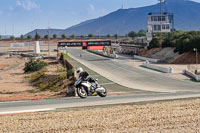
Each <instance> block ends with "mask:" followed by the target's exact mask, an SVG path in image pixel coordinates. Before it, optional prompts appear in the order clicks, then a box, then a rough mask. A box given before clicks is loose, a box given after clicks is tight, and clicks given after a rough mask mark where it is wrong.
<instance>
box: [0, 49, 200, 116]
mask: <svg viewBox="0 0 200 133" xmlns="http://www.w3.org/2000/svg"><path fill="white" fill-rule="evenodd" d="M68 52H69V54H70V55H71V56H72V57H73V58H74V59H76V60H78V61H80V62H81V63H83V64H84V65H86V66H87V67H89V68H90V69H92V70H95V71H97V72H98V73H99V74H101V75H102V76H105V77H107V78H108V79H110V80H112V81H115V82H117V83H119V84H122V85H125V86H126V85H127V86H128V87H129V86H131V88H137V87H138V88H137V89H141V90H148V91H152V90H153V91H155V92H156V93H154V92H152V94H134V95H126V96H108V97H105V98H101V97H98V96H96V97H88V98H87V99H80V98H79V97H76V98H61V99H47V100H28V101H10V102H0V115H1V114H11V113H23V112H37V111H48V110H56V109H61V108H72V107H83V106H84V107H85V106H97V105H111V104H122V103H136V102H148V101H158V100H173V99H182V98H199V97H200V87H199V86H200V84H198V83H193V82H190V81H182V80H176V79H171V78H168V77H165V76H162V74H159V73H155V72H151V71H149V70H144V69H140V68H137V67H130V66H128V65H125V64H123V63H122V62H120V61H119V60H112V59H107V58H104V57H101V56H97V55H94V54H91V53H88V52H86V51H81V50H80V49H70V50H69V51H68ZM80 54H82V55H83V56H82V57H80ZM124 82H125V83H124ZM157 92H160V93H157Z"/></svg>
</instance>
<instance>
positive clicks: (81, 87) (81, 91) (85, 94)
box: [77, 86, 87, 98]
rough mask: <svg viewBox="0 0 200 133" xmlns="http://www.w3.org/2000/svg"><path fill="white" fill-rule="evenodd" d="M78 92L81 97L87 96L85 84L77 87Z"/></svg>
mask: <svg viewBox="0 0 200 133" xmlns="http://www.w3.org/2000/svg"><path fill="white" fill-rule="evenodd" d="M77 94H78V96H79V97H80V98H87V91H86V90H85V88H84V87H83V86H80V87H78V88H77Z"/></svg>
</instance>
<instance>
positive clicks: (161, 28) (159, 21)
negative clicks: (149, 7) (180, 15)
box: [147, 13, 174, 33]
mask: <svg viewBox="0 0 200 133" xmlns="http://www.w3.org/2000/svg"><path fill="white" fill-rule="evenodd" d="M173 19H174V18H173V14H168V13H163V14H152V13H149V15H148V26H147V31H148V32H150V33H158V32H160V33H168V32H171V31H172V30H173V29H174V26H173V25H174V24H173Z"/></svg>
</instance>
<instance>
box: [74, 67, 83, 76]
mask: <svg viewBox="0 0 200 133" xmlns="http://www.w3.org/2000/svg"><path fill="white" fill-rule="evenodd" d="M76 72H77V73H78V74H79V75H80V74H81V73H82V72H83V69H82V68H81V67H79V68H78V69H77V70H76Z"/></svg>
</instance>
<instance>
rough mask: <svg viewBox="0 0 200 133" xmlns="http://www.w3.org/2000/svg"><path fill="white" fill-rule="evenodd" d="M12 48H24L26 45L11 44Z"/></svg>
mask: <svg viewBox="0 0 200 133" xmlns="http://www.w3.org/2000/svg"><path fill="white" fill-rule="evenodd" d="M10 48H16V49H17V48H24V43H11V44H10Z"/></svg>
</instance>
